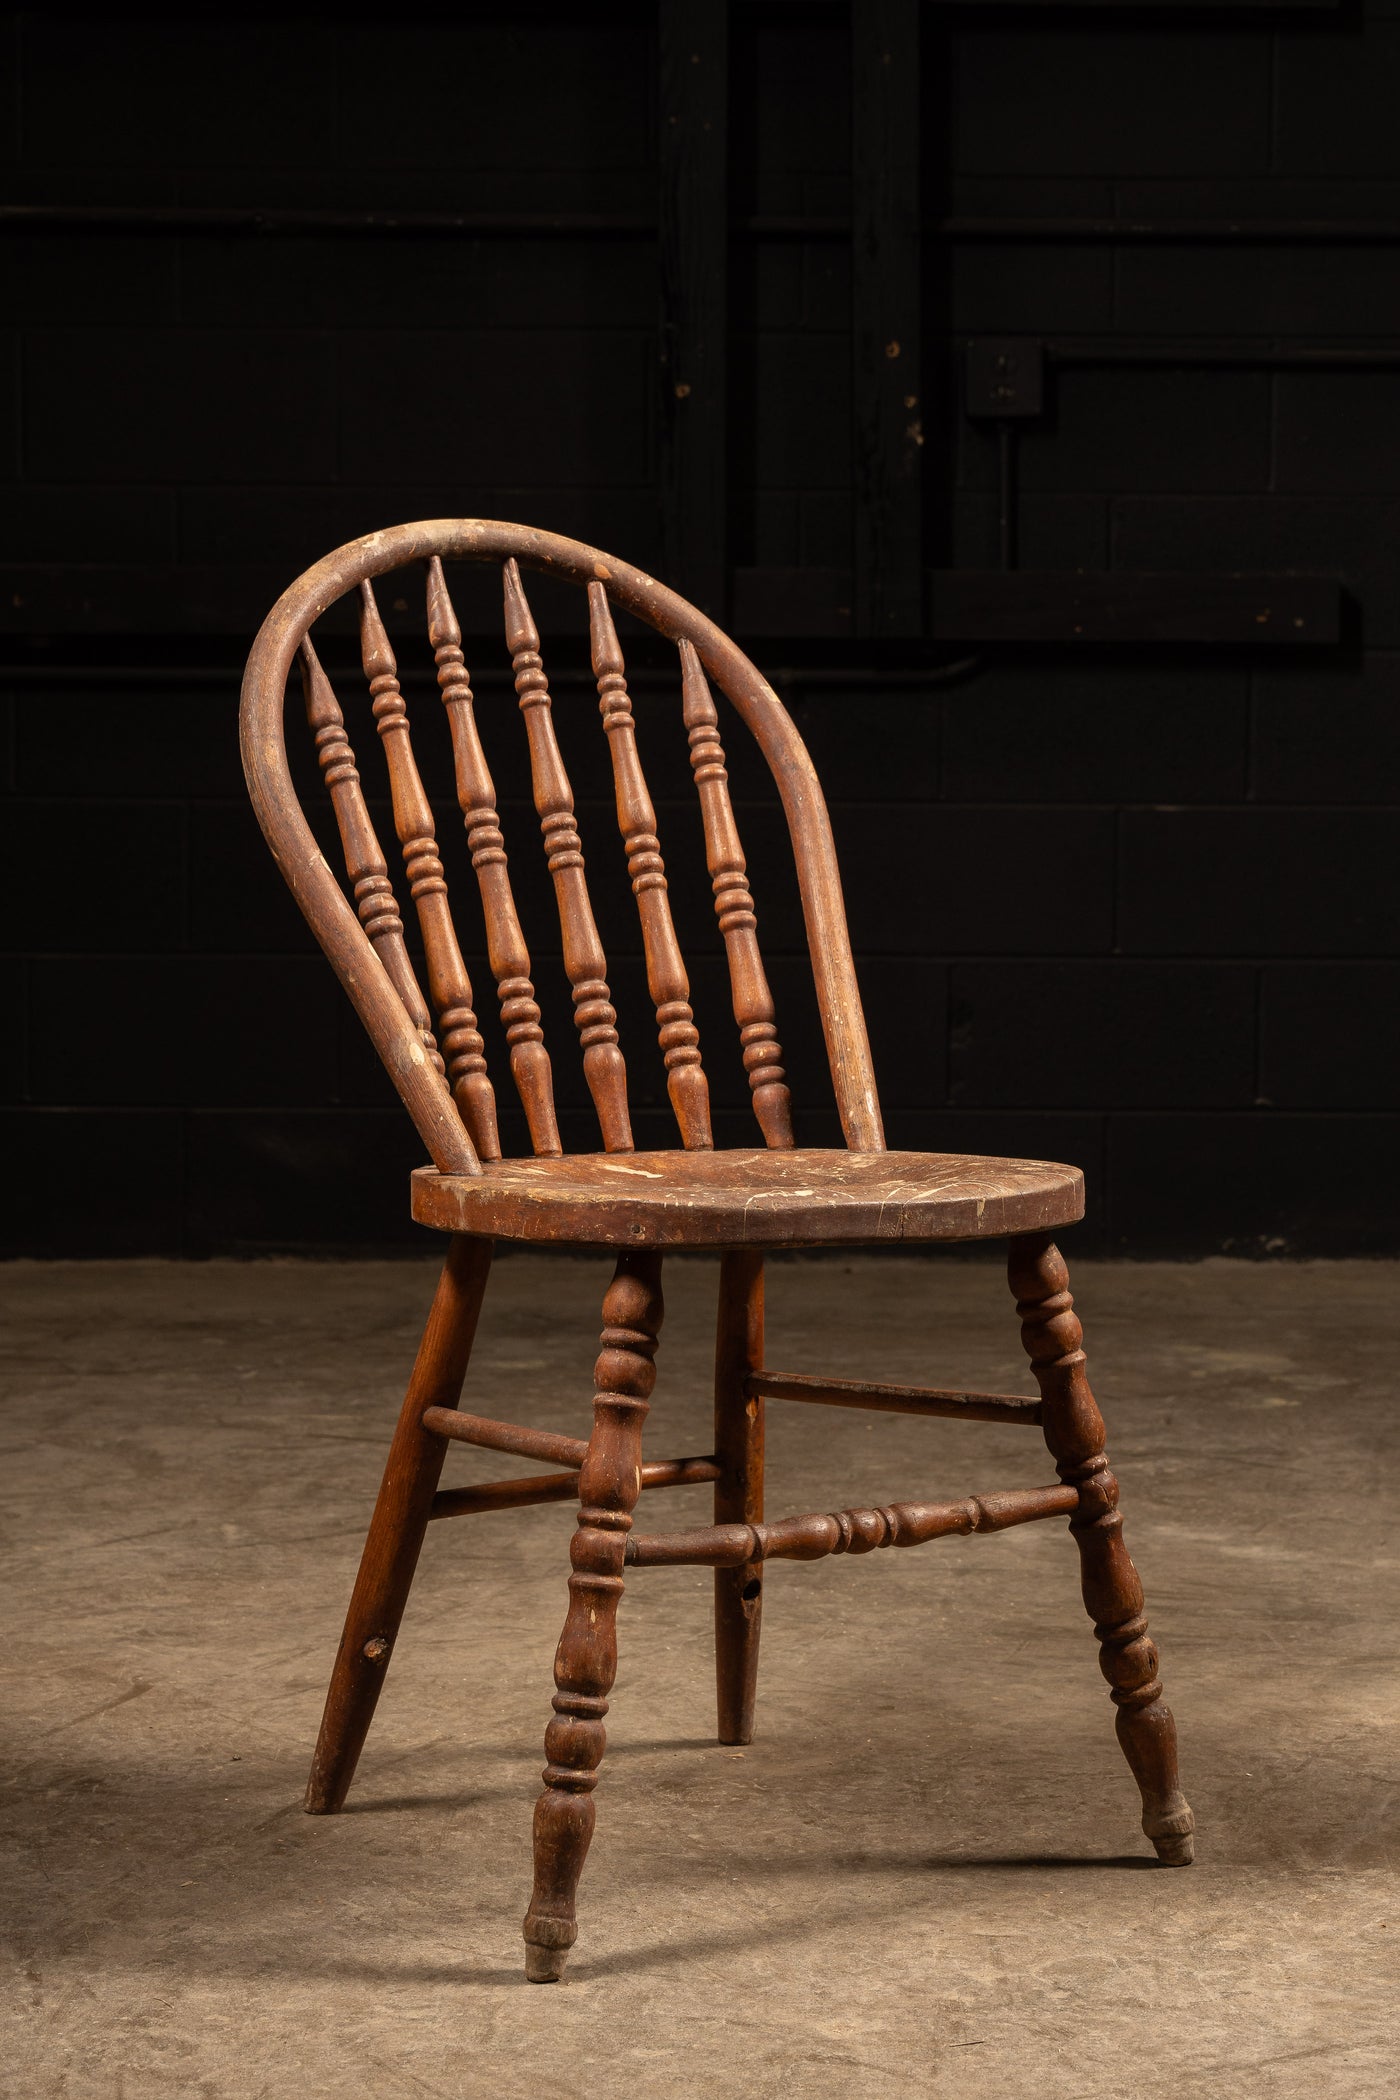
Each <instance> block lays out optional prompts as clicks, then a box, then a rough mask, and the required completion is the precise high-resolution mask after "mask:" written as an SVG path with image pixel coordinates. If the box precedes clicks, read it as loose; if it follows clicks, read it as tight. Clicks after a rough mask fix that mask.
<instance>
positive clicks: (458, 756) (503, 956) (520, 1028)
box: [428, 554, 563, 1158]
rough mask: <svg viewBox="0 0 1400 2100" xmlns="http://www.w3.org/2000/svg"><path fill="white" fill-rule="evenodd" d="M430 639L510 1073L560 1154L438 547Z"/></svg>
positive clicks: (553, 1153) (552, 1150)
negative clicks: (482, 915) (494, 981)
mask: <svg viewBox="0 0 1400 2100" xmlns="http://www.w3.org/2000/svg"><path fill="white" fill-rule="evenodd" d="M428 639H429V641H430V642H431V643H432V645H433V656H434V660H435V661H436V663H437V677H438V685H439V686H440V688H441V690H442V703H443V706H444V707H445V708H446V709H447V720H448V725H449V727H450V730H451V733H452V758H453V764H454V767H455V770H456V776H457V801H458V804H459V806H460V808H461V811H462V820H463V822H464V824H465V825H466V830H467V846H468V848H469V850H470V852H471V857H472V867H473V868H474V869H475V870H476V879H477V884H478V887H479V888H480V891H481V905H482V910H483V912H484V914H485V918H486V952H487V955H488V957H489V959H490V963H491V974H492V976H493V977H494V978H495V980H496V996H497V998H498V999H499V1000H500V1003H501V1024H502V1026H503V1027H504V1029H505V1032H506V1044H507V1047H508V1049H509V1052H510V1070H511V1077H512V1078H513V1079H514V1081H515V1087H516V1092H517V1093H518V1094H519V1096H520V1100H521V1104H522V1106H523V1108H524V1110H525V1120H526V1122H527V1123H528V1124H529V1127H530V1143H531V1145H532V1147H533V1148H534V1150H535V1151H536V1152H537V1153H540V1154H542V1155H547V1156H549V1157H553V1158H557V1157H558V1156H559V1154H560V1153H561V1152H562V1150H563V1147H562V1145H561V1144H560V1142H559V1125H558V1123H557V1121H556V1119H555V1114H554V1077H553V1073H552V1071H551V1068H550V1062H549V1052H548V1051H547V1050H546V1049H545V1046H544V1030H543V1028H542V1027H541V1026H540V1009H539V1006H538V1004H537V1002H536V999H535V987H534V984H533V982H532V981H531V977H530V951H529V949H528V948H527V947H526V945H525V936H524V934H523V933H522V931H521V928H520V919H519V915H518V914H517V912H516V909H515V896H514V893H513V892H512V889H511V883H510V873H509V870H508V868H507V865H506V849H505V840H504V839H503V838H502V836H501V826H500V819H499V818H498V816H497V814H496V786H495V782H494V781H493V780H492V778H491V774H490V770H489V768H488V766H487V764H486V754H485V752H484V751H483V750H482V748H481V738H480V736H479V734H478V732H477V726H476V711H475V707H474V704H473V700H472V689H471V685H470V682H469V681H468V678H467V671H466V663H465V659H464V658H463V655H462V631H461V628H460V627H459V626H458V624H457V615H456V613H455V612H454V610H453V607H452V600H451V599H450V598H449V596H448V594H447V581H446V578H445V577H444V575H443V573H442V563H441V561H440V560H439V559H438V557H437V555H436V554H435V555H433V557H432V559H431V560H430V561H429V563H428Z"/></svg>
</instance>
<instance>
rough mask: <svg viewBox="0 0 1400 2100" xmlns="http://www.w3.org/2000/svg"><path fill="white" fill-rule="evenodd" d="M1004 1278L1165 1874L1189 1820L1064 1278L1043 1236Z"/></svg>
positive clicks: (1188, 1840) (1183, 1856) (1025, 1248)
mask: <svg viewBox="0 0 1400 2100" xmlns="http://www.w3.org/2000/svg"><path fill="white" fill-rule="evenodd" d="M1007 1274H1008V1277H1009V1280H1010V1283H1011V1288H1012V1290H1013V1291H1014V1292H1015V1294H1016V1299H1017V1305H1016V1310H1017V1312H1018V1313H1019V1314H1020V1316H1021V1340H1022V1343H1023V1344H1024V1347H1025V1350H1026V1354H1027V1355H1028V1356H1029V1358H1030V1360H1031V1368H1032V1369H1033V1370H1034V1372H1035V1377H1036V1383H1037V1385H1039V1387H1040V1394H1041V1399H1042V1401H1043V1402H1044V1414H1043V1423H1044V1429H1045V1441H1046V1443H1047V1444H1048V1445H1049V1447H1050V1455H1051V1457H1052V1458H1053V1459H1054V1460H1055V1470H1056V1472H1057V1473H1058V1474H1059V1476H1060V1478H1061V1480H1063V1481H1065V1482H1066V1483H1067V1484H1068V1485H1070V1486H1072V1487H1077V1488H1078V1489H1079V1497H1080V1500H1079V1509H1078V1512H1077V1514H1076V1515H1075V1516H1074V1517H1072V1518H1071V1520H1070V1527H1069V1528H1070V1530H1071V1531H1072V1532H1073V1534H1074V1536H1075V1539H1076V1540H1077V1541H1078V1545H1079V1558H1080V1576H1081V1583H1082V1587H1083V1592H1084V1604H1085V1608H1086V1609H1087V1611H1088V1613H1089V1616H1090V1618H1091V1619H1092V1620H1093V1621H1094V1633H1095V1635H1096V1636H1097V1639H1098V1643H1099V1666H1100V1668H1101V1669H1102V1671H1103V1674H1104V1676H1105V1677H1106V1678H1107V1679H1108V1682H1109V1684H1110V1685H1111V1686H1112V1697H1113V1703H1114V1705H1115V1706H1116V1707H1117V1709H1118V1718H1117V1731H1118V1740H1119V1743H1120V1744H1121V1745H1122V1748H1123V1755H1124V1756H1125V1757H1126V1758H1127V1760H1128V1763H1129V1765H1130V1766H1131V1767H1132V1772H1133V1777H1134V1778H1135V1779H1136V1781H1137V1783H1138V1788H1139V1790H1140V1792H1141V1794H1142V1807H1143V1815H1142V1827H1143V1830H1144V1831H1145V1832H1146V1834H1147V1836H1148V1837H1150V1838H1151V1840H1152V1842H1153V1844H1154V1845H1155V1846H1156V1848H1157V1857H1158V1858H1159V1859H1160V1860H1161V1861H1162V1863H1163V1865H1164V1866H1169V1867H1185V1866H1189V1865H1190V1863H1191V1861H1192V1859H1193V1858H1194V1856H1195V1841H1194V1836H1193V1833H1194V1831H1195V1827H1196V1822H1195V1817H1194V1816H1193V1815H1192V1813H1191V1810H1190V1809H1189V1808H1188V1806H1187V1804H1186V1798H1185V1796H1184V1795H1183V1793H1182V1791H1181V1788H1180V1786H1179V1785H1178V1783H1177V1772H1176V1723H1175V1721H1174V1720H1173V1719H1172V1714H1171V1709H1170V1707H1168V1706H1167V1704H1166V1702H1165V1701H1164V1700H1163V1698H1162V1682H1161V1679H1160V1678H1159V1677H1158V1675H1157V1650H1156V1648H1155V1647H1154V1646H1153V1643H1152V1641H1151V1639H1150V1637H1149V1635H1148V1631H1147V1618H1146V1615H1145V1613H1144V1611H1143V1596H1142V1584H1141V1582H1140V1581H1139V1580H1138V1572H1137V1569H1136V1568H1135V1567H1134V1566H1133V1563H1132V1561H1131V1559H1130V1558H1129V1555H1128V1549H1127V1547H1126V1546H1125V1545H1124V1543H1123V1519H1122V1517H1121V1516H1120V1515H1119V1512H1118V1482H1117V1481H1116V1480H1115V1479H1114V1477H1113V1474H1112V1472H1111V1471H1110V1470H1109V1464H1108V1459H1107V1456H1106V1455H1105V1452H1104V1426H1103V1417H1102V1416H1101V1415H1100V1413H1099V1410H1098V1406H1097V1404H1096V1403H1095V1400H1094V1396H1093V1394H1092V1392H1091V1391H1090V1390H1089V1380H1088V1378H1087V1376H1086V1374H1085V1370H1084V1351H1083V1350H1082V1349H1081V1348H1080V1346H1079V1345H1080V1343H1081V1341H1082V1340H1083V1337H1084V1330H1083V1329H1082V1327H1081V1326H1080V1324H1079V1321H1078V1319H1077V1318H1076V1317H1075V1311H1074V1300H1073V1298H1072V1297H1071V1296H1070V1293H1069V1271H1068V1269H1067V1268H1066V1267H1065V1263H1064V1257H1063V1256H1062V1255H1061V1253H1060V1251H1059V1249H1058V1248H1057V1247H1056V1246H1055V1244H1054V1242H1053V1240H1051V1239H1050V1238H1049V1237H1048V1236H1047V1235H1045V1234H1043V1233H1038V1234H1034V1235H1027V1236H1026V1237H1025V1238H1023V1239H1015V1240H1013V1241H1012V1242H1011V1248H1010V1256H1009V1260H1008V1264H1007Z"/></svg>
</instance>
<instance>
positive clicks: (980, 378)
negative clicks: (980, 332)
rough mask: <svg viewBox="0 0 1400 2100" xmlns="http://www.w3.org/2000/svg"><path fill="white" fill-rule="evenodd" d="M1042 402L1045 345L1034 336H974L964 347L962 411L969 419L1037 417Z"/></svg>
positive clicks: (1043, 394)
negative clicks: (964, 396) (965, 352)
mask: <svg viewBox="0 0 1400 2100" xmlns="http://www.w3.org/2000/svg"><path fill="white" fill-rule="evenodd" d="M1044 399H1045V345H1044V344H1043V343H1042V342H1041V341H1040V339H1039V337H1038V336H1033V335H1020V336H1016V335H1003V336H990V335H988V336H978V337H977V338H976V340H975V341H973V342H970V343H969V344H968V346H967V377H966V403H965V405H966V408H967V413H968V414H969V415H970V416H973V417H983V416H986V417H995V418H996V419H998V420H1002V419H1009V418H1011V417H1013V416H1014V417H1021V416H1038V415H1039V414H1040V413H1041V411H1042V408H1043V406H1044Z"/></svg>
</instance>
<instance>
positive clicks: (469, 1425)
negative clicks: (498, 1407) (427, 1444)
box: [423, 1407, 588, 1467]
mask: <svg viewBox="0 0 1400 2100" xmlns="http://www.w3.org/2000/svg"><path fill="white" fill-rule="evenodd" d="M423 1427H424V1428H425V1429H429V1430H431V1431H432V1433H433V1435H434V1436H445V1437H446V1438H447V1439H448V1441H449V1443H458V1444H477V1445H479V1446H480V1447H481V1449H482V1450H484V1451H509V1452H510V1453H511V1454H512V1456H513V1457H515V1458H542V1459H547V1460H548V1461H549V1462H550V1463H551V1464H552V1465H556V1466H574V1467H578V1466H581V1465H582V1464H583V1461H584V1458H585V1456H586V1454H587V1451H588V1445H587V1443H586V1442H585V1440H584V1439H583V1438H582V1437H581V1436H556V1435H555V1433H554V1431H553V1430H550V1429H522V1428H521V1427H520V1426H519V1424H518V1423H515V1422H495V1421H492V1420H491V1418H490V1417H489V1416H487V1415H469V1414H464V1413H463V1412H462V1410H461V1409H460V1408H456V1407H429V1408H425V1409H424V1411H423Z"/></svg>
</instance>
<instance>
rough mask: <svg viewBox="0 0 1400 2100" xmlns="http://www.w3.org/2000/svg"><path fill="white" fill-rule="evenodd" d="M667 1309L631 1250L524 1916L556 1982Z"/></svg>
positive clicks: (604, 1380)
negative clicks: (658, 1344) (659, 1337)
mask: <svg viewBox="0 0 1400 2100" xmlns="http://www.w3.org/2000/svg"><path fill="white" fill-rule="evenodd" d="M663 1310H664V1307H663V1304H662V1298H661V1256H660V1255H659V1254H654V1253H642V1252H640V1251H638V1252H637V1253H635V1254H634V1253H630V1252H629V1253H623V1254H619V1256H618V1258H617V1268H616V1270H615V1271H614V1273H613V1280H612V1282H611V1283H610V1284H609V1286H608V1290H607V1294H606V1296H605V1297H604V1299H603V1333H602V1337H601V1347H600V1349H599V1352H598V1361H597V1364H596V1365H595V1367H594V1373H593V1375H594V1382H595V1387H596V1390H595V1392H594V1395H593V1433H592V1435H591V1436H590V1438H589V1440H588V1455H587V1457H586V1458H585V1459H584V1461H583V1465H582V1468H581V1469H580V1472H579V1480H578V1493H579V1513H578V1528H577V1530H576V1531H575V1532H574V1537H573V1544H572V1546H571V1547H570V1551H569V1558H570V1561H571V1562H572V1564H573V1571H574V1572H573V1573H572V1575H570V1577H569V1611H568V1617H567V1618H566V1619H565V1621H564V1631H563V1633H562V1634H561V1635H560V1636H559V1646H558V1649H557V1650H556V1652H555V1657H554V1682H555V1685H556V1687H557V1689H556V1691H555V1694H554V1719H553V1720H552V1721H551V1722H550V1724H549V1727H548V1728H547V1729H546V1731H545V1738H544V1754H545V1756H546V1757H547V1758H548V1760H549V1762H548V1764H547V1765H546V1766H545V1770H544V1785H545V1791H544V1792H543V1793H542V1794H541V1796H540V1798H539V1800H538V1802H537V1803H536V1804H535V1886H534V1891H533V1893H532V1895H531V1897H530V1907H529V1909H528V1910H527V1911H526V1913H525V1927H524V1931H525V1974H526V1975H527V1977H528V1978H529V1979H530V1981H531V1983H557V1982H558V1981H559V1978H560V1977H561V1976H562V1975H563V1973H564V1964H565V1962H566V1961H567V1960H568V1958H569V1949H570V1947H572V1945H573V1944H574V1941H575V1940H576V1939H577V1938H578V1926H577V1924H576V1923H575V1919H574V1896H575V1892H576V1891H577V1888H578V1879H579V1875H580V1874H581V1873H582V1871H583V1862H584V1859H585V1858H586V1857H587V1853H588V1845H589V1840H590V1839H591V1838H592V1836H593V1822H594V1808H593V1789H594V1787H595V1786H596V1785H597V1784H598V1777H597V1774H598V1766H599V1765H600V1764H601V1762H602V1758H603V1750H604V1747H605V1745H606V1742H607V1733H606V1730H605V1729H604V1727H603V1716H604V1714H606V1712H607V1710H608V1693H609V1692H610V1691H611V1689H612V1683H613V1679H614V1678H615V1677H616V1675H617V1607H618V1601H619V1599H620V1598H621V1596H622V1567H623V1555H624V1554H625V1552H626V1550H627V1534H628V1532H629V1531H630V1530H631V1529H632V1511H633V1509H634V1508H635V1507H636V1502H637V1497H638V1495H639V1494H640V1493H641V1486H642V1476H641V1463H642V1424H643V1422H644V1421H645V1420H646V1418H647V1414H648V1412H649V1407H648V1403H649V1401H650V1398H651V1389H652V1387H653V1386H654V1385H655V1383H656V1366H655V1364H654V1363H653V1361H652V1359H653V1357H654V1356H655V1355H656V1337H657V1335H658V1333H659V1332H660V1329H661V1315H662V1312H663Z"/></svg>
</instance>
